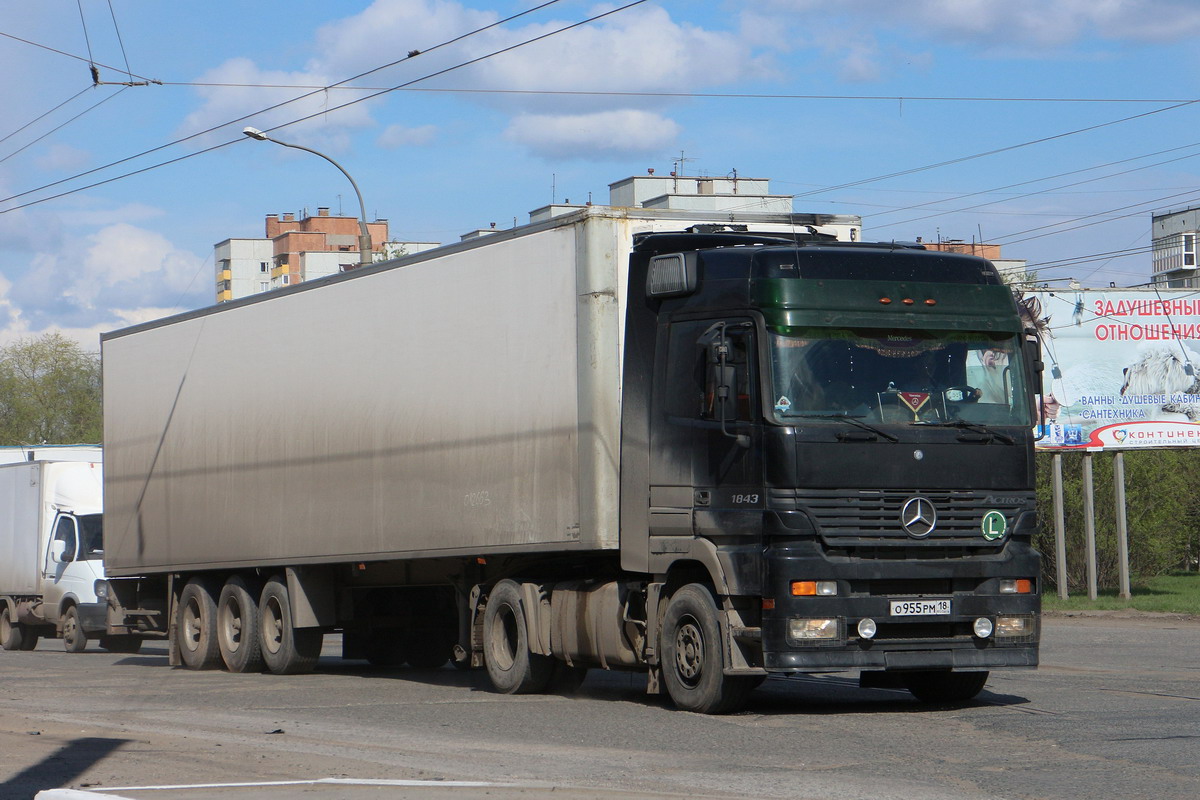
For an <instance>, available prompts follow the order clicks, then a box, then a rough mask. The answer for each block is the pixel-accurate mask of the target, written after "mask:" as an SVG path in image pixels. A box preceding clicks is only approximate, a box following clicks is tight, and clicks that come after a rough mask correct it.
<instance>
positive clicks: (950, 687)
mask: <svg viewBox="0 0 1200 800" xmlns="http://www.w3.org/2000/svg"><path fill="white" fill-rule="evenodd" d="M987 679H988V673H986V672H950V671H947V670H940V671H932V672H913V673H910V674H908V675H905V676H904V688H906V689H908V691H909V692H911V693H912V695H913V697H915V698H917V699H918V700H920V701H921V702H922V703H935V704H941V705H947V704H955V703H965V702H967V701H968V700H971V699H973V698H974V697H975V695H977V694H979V693H980V692H981V691H983V685H984V684H985V683H987Z"/></svg>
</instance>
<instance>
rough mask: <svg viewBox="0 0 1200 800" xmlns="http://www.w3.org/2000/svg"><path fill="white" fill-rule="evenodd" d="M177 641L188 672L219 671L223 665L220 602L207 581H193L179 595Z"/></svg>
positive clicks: (193, 579) (198, 579)
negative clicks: (219, 637)
mask: <svg viewBox="0 0 1200 800" xmlns="http://www.w3.org/2000/svg"><path fill="white" fill-rule="evenodd" d="M178 614H179V619H178V623H177V627H176V632H175V633H176V638H177V639H178V641H179V656H180V658H182V659H183V663H184V665H185V666H187V667H188V669H216V668H217V667H218V666H220V664H221V651H220V650H219V649H218V648H217V636H216V617H217V602H216V600H215V599H214V598H213V591H212V589H211V588H210V586H209V584H208V582H207V581H204V580H201V579H200V578H192V579H191V580H190V581H188V582H187V585H186V586H184V587H183V592H181V593H180V595H179V612H178Z"/></svg>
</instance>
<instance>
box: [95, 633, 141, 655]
mask: <svg viewBox="0 0 1200 800" xmlns="http://www.w3.org/2000/svg"><path fill="white" fill-rule="evenodd" d="M100 646H101V647H102V648H104V649H105V650H107V651H108V652H110V653H129V654H134V653H140V652H141V651H142V637H140V636H124V635H123V636H101V637H100Z"/></svg>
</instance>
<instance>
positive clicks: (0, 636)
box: [0, 603, 24, 650]
mask: <svg viewBox="0 0 1200 800" xmlns="http://www.w3.org/2000/svg"><path fill="white" fill-rule="evenodd" d="M23 633H24V631H23V630H22V629H21V625H20V623H17V622H13V619H12V615H11V614H10V613H9V610H8V603H5V604H4V608H3V609H0V647H3V648H4V649H5V650H20V649H21V638H22V637H21V634H23Z"/></svg>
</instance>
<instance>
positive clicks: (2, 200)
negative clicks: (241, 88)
mask: <svg viewBox="0 0 1200 800" xmlns="http://www.w3.org/2000/svg"><path fill="white" fill-rule="evenodd" d="M558 2H561V0H549V2H545V3H542V4H541V5H537V6H534V7H533V8H529V9H526V10H525V11H521V12H518V13H516V14H513V15H511V16H509V17H505V18H504V19H501V20H497V21H496V22H493V23H491V24H490V25H484V26H483V27H481V28H476V29H475V30H473V31H470V32H468V33H465V34H462V35H459V36H456V37H454V38H453V39H448V40H446V41H444V42H441V43H440V44H437V45H434V46H433V47H428V48H426V49H425V50H420V51H418V50H413V51H412V52H410V53H409V54H408V55H406V56H405V57H404V58H400V59H397V60H395V61H392V62H389V63H387V64H384V65H382V66H379V67H375V68H374V69H369V70H367V71H366V72H360V73H359V74H357V75H352V76H351V77H349V78H346V79H344V80H341V81H338V82H337V83H335V84H332V85H331V86H329V87H322V88H320V89H317V90H316V91H312V92H306V93H305V94H302V95H299V96H298V97H293V98H291V99H290V100H284V101H283V102H280V103H276V104H275V105H272V106H268V107H266V108H262V109H259V110H257V111H253V112H251V113H249V114H246V115H244V116H241V117H237V118H236V119H232V120H228V121H226V122H222V123H220V124H218V125H214V126H212V127H210V128H206V129H204V130H202V131H197V132H196V133H193V134H190V135H188V136H184V137H182V138H179V139H175V140H174V141H171V142H167V143H166V144H161V145H159V146H157V147H152V148H150V149H149V150H143V151H142V152H140V153H135V154H134V155H131V156H126V157H125V158H122V159H118V160H117V161H112V162H109V163H108V164H102V165H101V166H98V167H93V168H92V169H89V170H85V171H84V172H79V173H76V174H74V175H70V176H68V177H66V178H62V179H60V180H57V181H53V182H51V183H47V184H43V185H41V186H38V187H35V188H33V189H28V190H26V191H24V192H19V193H17V194H14V195H9V196H8V197H5V198H0V203H7V202H9V201H10V200H17V199H19V198H21V197H25V196H26V195H30V194H33V193H34V192H40V191H43V190H45V189H51V188H53V187H55V186H60V185H62V184H64V183H68V182H70V181H73V180H78V179H79V178H83V177H86V176H88V175H93V174H95V173H97V172H102V171H103V170H106V169H110V168H112V167H115V166H118V165H120V164H125V163H127V162H129V161H134V160H136V159H139V158H142V157H143V156H148V155H150V154H151V153H157V152H158V151H159V150H165V149H167V148H168V147H174V146H175V145H177V144H183V143H184V142H187V141H190V140H192V139H196V138H199V137H201V136H205V135H207V134H209V133H212V132H213V131H217V130H220V129H221V128H224V127H226V126H228V125H233V124H235V123H238V122H244V121H246V120H248V119H250V118H251V117H254V116H257V115H258V114H265V113H266V112H268V111H274V110H275V109H277V108H282V107H283V106H286V105H288V104H290V103H295V102H298V101H300V100H304V99H305V98H308V97H312V96H313V95H315V94H318V93H320V92H321V91H324V89H327V88H333V87H336V86H340V85H341V84H343V83H346V82H348V81H352V80H357V79H358V78H361V77H363V76H366V75H370V74H371V73H373V72H378V71H380V70H383V69H387V68H388V67H393V66H395V65H397V64H400V63H402V62H404V61H407V60H408V59H410V58H413V57H415V56H416V55H421V54H424V53H431V52H433V51H434V50H439V49H441V48H443V47H446V46H448V45H451V44H454V43H455V42H459V41H462V40H463V39H466V38H467V37H470V36H474V35H475V34H478V33H481V32H483V31H486V30H489V29H491V28H494V27H496V26H498V25H503V24H505V23H507V22H511V21H512V20H514V19H517V18H518V17H523V16H526V15H528V14H531V13H533V12H535V11H539V10H541V9H543V8H545V7H546V6H551V5H554V4H555V3H558ZM0 35H5V36H7V35H8V34H0ZM11 38H14V39H15V38H17V37H11ZM20 41H25V40H24V39H21V40H20ZM39 46H41V45H39ZM47 49H52V48H47ZM54 52H56V53H61V52H62V51H60V50H55V51H54ZM63 55H68V56H71V54H70V53H63ZM71 57H72V58H79V57H78V56H71ZM110 69H111V67H110ZM137 77H141V76H137ZM365 99H369V98H360V100H365ZM339 107H340V106H339ZM329 110H332V109H327V110H326V112H325V113H327V112H328V111H329ZM306 119H307V118H306ZM235 141H239V140H237V139H234V140H231V141H229V142H225V143H224V144H221V145H218V146H217V147H224V146H226V145H229V144H233V142H235ZM215 149H217V148H216V147H208V148H205V149H203V150H198V151H196V152H194V153H190V154H188V155H185V156H182V157H181V158H173V159H170V160H168V161H164V162H162V163H161V164H160V165H155V166H166V165H168V164H174V163H176V162H177V161H180V160H182V159H184V158H191V157H192V156H198V155H201V154H203V153H208V152H211V151H212V150H215ZM153 168H154V167H151V169H153ZM145 171H146V170H145V169H139V170H135V171H133V172H128V173H125V174H124V175H119V176H117V178H114V179H110V180H104V181H100V182H98V183H92V184H88V185H87V186H82V187H79V188H78V189H75V190H72V191H68V192H61V193H59V194H56V195H53V196H52V197H46V198H43V199H42V200H38V201H36V202H38V203H40V202H45V201H46V200H54V199H56V198H59V197H64V196H66V195H68V194H71V193H72V192H73V191H83V190H85V189H91V188H94V187H96V186H101V185H103V184H105V183H111V182H112V181H113V180H119V179H120V178H124V177H129V176H132V175H139V174H141V173H142V172H145ZM35 204H36V203H25V204H23V205H20V206H14V207H12V208H7V209H2V210H0V214H3V213H6V212H8V211H15V210H17V209H19V208H25V207H26V206H30V205H35Z"/></svg>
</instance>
